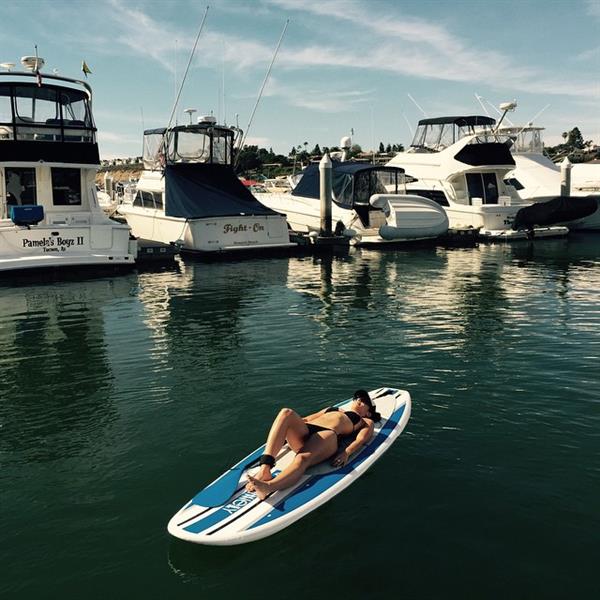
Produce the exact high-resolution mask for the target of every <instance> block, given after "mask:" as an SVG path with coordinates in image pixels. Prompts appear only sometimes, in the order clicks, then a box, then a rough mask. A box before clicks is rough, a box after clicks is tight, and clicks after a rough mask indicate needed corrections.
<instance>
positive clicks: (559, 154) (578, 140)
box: [544, 127, 593, 162]
mask: <svg viewBox="0 0 600 600" xmlns="http://www.w3.org/2000/svg"><path fill="white" fill-rule="evenodd" d="M562 138H563V140H564V142H563V143H562V144H558V146H546V147H545V148H544V153H545V154H546V155H548V156H549V157H550V158H552V159H553V160H557V159H562V158H565V157H568V158H569V160H571V161H572V162H579V161H582V160H586V157H585V154H586V153H585V150H586V148H588V149H589V148H590V146H592V145H593V141H592V140H587V141H584V139H583V135H582V134H581V131H580V130H579V127H574V128H573V129H571V130H570V131H564V132H563V134H562ZM582 150H583V151H584V152H583V153H582V152H581V151H582Z"/></svg>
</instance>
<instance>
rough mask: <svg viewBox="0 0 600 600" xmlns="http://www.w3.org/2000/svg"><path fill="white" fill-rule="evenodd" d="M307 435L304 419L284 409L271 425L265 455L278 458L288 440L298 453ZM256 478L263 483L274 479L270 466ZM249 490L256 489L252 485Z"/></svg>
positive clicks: (259, 472) (262, 467) (264, 468)
mask: <svg viewBox="0 0 600 600" xmlns="http://www.w3.org/2000/svg"><path fill="white" fill-rule="evenodd" d="M307 435H308V427H307V426H306V423H305V422H304V421H303V420H302V417H301V416H300V415H299V414H298V413H296V412H294V411H293V410H292V409H291V408H282V409H281V410H280V411H279V414H278V415H277V417H275V420H274V421H273V425H271V430H270V431H269V435H268V437H267V443H266V445H265V454H269V455H271V456H273V457H275V456H277V454H278V453H279V451H280V450H281V449H282V448H283V444H285V441H286V440H287V442H288V444H289V445H290V448H291V449H292V450H293V451H294V452H298V450H300V448H302V445H303V444H304V440H305V438H306V436H307ZM255 478H256V479H260V480H261V481H269V480H270V479H273V476H272V475H271V468H270V467H269V465H261V466H260V468H259V470H258V472H257V473H256V475H255ZM247 489H249V490H250V491H253V489H254V488H253V486H252V485H248V488H247Z"/></svg>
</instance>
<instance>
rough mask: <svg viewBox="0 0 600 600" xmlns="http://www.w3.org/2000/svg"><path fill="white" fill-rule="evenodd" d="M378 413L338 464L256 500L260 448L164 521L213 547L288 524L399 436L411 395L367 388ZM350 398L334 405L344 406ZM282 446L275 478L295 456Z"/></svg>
mask: <svg viewBox="0 0 600 600" xmlns="http://www.w3.org/2000/svg"><path fill="white" fill-rule="evenodd" d="M369 395H370V396H371V398H372V399H373V400H374V402H375V404H376V405H377V411H378V412H379V413H380V414H381V421H380V422H379V423H376V424H375V433H374V435H373V437H372V438H371V440H370V442H369V443H368V444H366V445H365V446H364V447H363V448H361V449H360V450H359V451H358V452H356V453H355V454H353V455H352V456H351V457H350V460H349V461H348V463H347V464H346V465H345V466H343V467H341V468H336V467H332V466H331V464H330V463H329V461H326V462H323V463H321V464H319V465H316V466H314V467H312V468H310V469H309V470H308V471H307V472H306V473H305V474H304V476H303V477H302V478H301V479H300V481H299V482H298V483H297V484H296V485H295V486H293V487H290V488H287V489H285V490H279V491H276V492H274V493H272V494H271V495H270V496H268V497H267V498H266V499H265V500H259V499H258V498H257V496H256V494H254V493H253V492H247V491H246V490H245V485H246V482H247V480H248V479H247V474H248V473H250V474H251V475H252V474H254V473H255V472H256V471H257V470H258V459H259V458H260V456H261V455H262V454H263V451H264V446H261V447H260V448H258V449H257V450H256V451H255V452H253V453H252V454H249V455H248V456H247V457H246V458H244V459H243V460H241V461H240V462H239V463H238V464H237V465H235V466H234V467H232V468H231V469H229V470H228V471H226V472H225V473H224V474H223V475H221V477H219V478H218V479H216V480H215V481H213V482H212V483H211V484H210V485H208V486H207V487H205V488H204V489H203V490H202V491H201V492H199V493H198V494H196V496H194V497H193V498H192V499H191V500H190V501H189V502H188V503H187V504H186V505H185V506H184V507H183V508H182V509H181V510H180V511H179V512H178V513H176V514H175V515H174V516H173V518H172V519H171V520H170V521H169V525H168V531H169V533H170V534H171V535H173V536H175V537H177V538H180V539H182V540H187V541H190V542H194V543H196V544H210V545H215V546H231V545H234V544H245V543H246V542H252V541H254V540H259V539H261V538H264V537H267V536H269V535H272V534H273V533H276V532H277V531H280V530H281V529H284V528H285V527H287V526H288V525H291V524H292V523H293V522H294V521H297V520H298V519H300V518H301V517H303V516H304V515H306V514H308V513H309V512H311V511H313V510H314V509H315V508H317V507H318V506H321V504H323V503H324V502H327V500H330V499H331V498H333V497H334V496H335V495H336V494H339V493H340V492H341V491H342V490H343V489H345V488H346V487H348V486H349V485H350V484H351V483H352V482H353V481H355V480H356V479H358V478H359V477H360V476H361V475H362V474H363V473H364V472H365V471H366V470H367V469H368V468H369V467H370V466H371V465H372V464H373V463H374V462H375V461H376V460H377V459H378V458H379V457H380V456H381V455H382V454H383V453H384V452H385V451H386V450H387V449H388V448H389V447H390V446H391V445H392V443H393V442H394V440H395V439H396V438H397V437H398V436H399V435H400V433H401V432H402V430H403V429H404V427H405V426H406V423H407V421H408V419H409V417H410V409H411V401H410V394H409V393H408V392H407V391H404V390H396V389H391V388H379V389H376V390H372V391H371V392H369ZM351 402H352V400H346V401H344V402H342V403H340V404H338V405H337V406H339V407H340V408H342V409H344V408H349V406H350V404H351ZM294 456H295V454H294V452H293V451H292V450H291V449H290V448H289V447H288V446H287V445H285V446H284V447H283V448H282V450H281V452H280V453H279V454H278V456H277V457H276V463H275V467H274V469H273V474H274V475H275V476H276V474H277V473H278V472H281V471H282V470H283V469H285V467H286V466H287V465H288V464H289V463H290V462H291V461H292V460H293V459H294Z"/></svg>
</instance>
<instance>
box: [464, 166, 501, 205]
mask: <svg viewBox="0 0 600 600" xmlns="http://www.w3.org/2000/svg"><path fill="white" fill-rule="evenodd" d="M466 178H467V189H468V190H469V201H470V204H473V199H474V198H481V202H482V203H483V204H498V181H497V179H496V173H467V174H466Z"/></svg>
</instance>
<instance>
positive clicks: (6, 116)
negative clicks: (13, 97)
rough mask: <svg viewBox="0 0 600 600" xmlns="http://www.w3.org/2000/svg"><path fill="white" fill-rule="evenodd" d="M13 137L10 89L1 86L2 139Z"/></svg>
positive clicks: (0, 114) (0, 124) (0, 131)
mask: <svg viewBox="0 0 600 600" xmlns="http://www.w3.org/2000/svg"><path fill="white" fill-rule="evenodd" d="M3 139H4V140H9V139H12V106H11V103H10V89H9V88H4V89H3V88H1V87H0V140H3Z"/></svg>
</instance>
